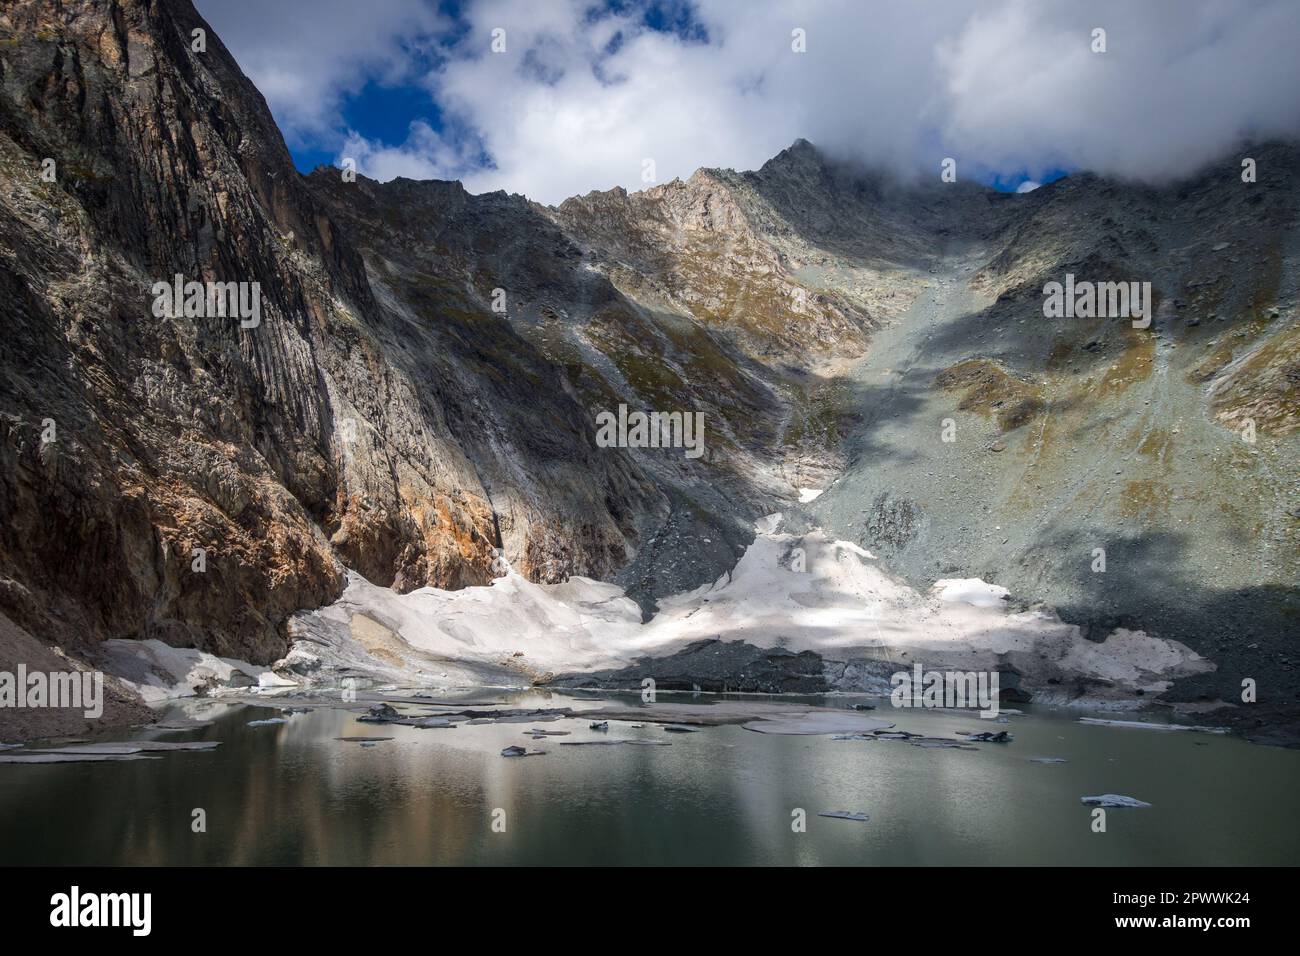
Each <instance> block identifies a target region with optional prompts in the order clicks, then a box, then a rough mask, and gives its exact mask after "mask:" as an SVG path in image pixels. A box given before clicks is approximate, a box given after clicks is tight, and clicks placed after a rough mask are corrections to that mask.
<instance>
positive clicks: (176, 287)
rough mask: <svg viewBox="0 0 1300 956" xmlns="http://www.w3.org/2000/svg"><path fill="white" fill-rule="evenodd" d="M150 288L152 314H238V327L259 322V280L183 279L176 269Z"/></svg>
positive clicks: (229, 315)
mask: <svg viewBox="0 0 1300 956" xmlns="http://www.w3.org/2000/svg"><path fill="white" fill-rule="evenodd" d="M150 291H151V292H152V293H153V297H154V299H153V314H154V317H155V318H159V319H161V318H169V319H179V318H182V317H183V318H187V319H195V318H204V317H212V318H222V319H224V318H238V319H239V327H240V328H241V329H255V328H257V327H258V326H259V325H261V324H262V284H261V283H260V282H196V281H190V282H186V281H185V276H183V275H181V274H180V273H179V272H178V273H176V278H175V279H174V280H173V281H172V282H170V283H169V282H166V281H162V280H160V281H158V282H155V283H154V284H153V287H152V289H150Z"/></svg>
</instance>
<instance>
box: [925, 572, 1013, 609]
mask: <svg viewBox="0 0 1300 956" xmlns="http://www.w3.org/2000/svg"><path fill="white" fill-rule="evenodd" d="M930 590H931V591H932V592H934V593H935V594H936V595H937V597H938V598H939V600H940V601H947V602H949V603H955V604H969V605H970V606H971V607H1000V606H1001V605H1002V602H1003V601H1004V600H1006V597H1007V594H1008V593H1010V592H1008V591H1007V589H1006V588H1004V587H999V586H998V585H996V584H988V583H986V582H984V581H981V580H980V579H979V578H944V579H942V580H940V581H935V582H934V584H933V585H932V586H931V587H930Z"/></svg>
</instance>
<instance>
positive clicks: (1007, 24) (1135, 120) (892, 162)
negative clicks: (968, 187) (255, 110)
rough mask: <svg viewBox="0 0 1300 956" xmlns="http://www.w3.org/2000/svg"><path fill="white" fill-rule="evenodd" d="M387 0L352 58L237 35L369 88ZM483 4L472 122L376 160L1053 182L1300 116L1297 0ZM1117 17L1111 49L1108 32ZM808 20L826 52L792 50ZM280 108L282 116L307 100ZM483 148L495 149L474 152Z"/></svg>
mask: <svg viewBox="0 0 1300 956" xmlns="http://www.w3.org/2000/svg"><path fill="white" fill-rule="evenodd" d="M241 2H242V0H241ZM300 2H301V0H291V2H289V3H287V4H286V6H288V7H293V6H297V5H298V4H299V3H300ZM263 6H278V5H266V4H264V5H263ZM376 7H378V8H380V12H381V13H382V14H383V15H382V16H380V17H378V21H377V23H375V24H369V22H368V21H367V24H364V25H363V24H361V23H360V22H358V21H356V20H349V21H347V23H346V26H344V25H336V30H338V31H346V32H347V34H348V37H347V39H348V40H349V42H350V43H352V44H354V45H355V47H356V49H355V50H354V51H353V52H352V54H351V55H349V54H347V53H346V52H345V51H342V52H341V51H340V47H339V45H338V44H337V43H334V42H333V41H331V42H328V43H324V44H323V46H322V47H321V48H320V49H317V50H315V51H314V52H311V51H309V54H307V55H304V53H303V52H302V51H301V49H299V47H300V42H299V37H298V36H297V35H296V34H295V30H294V29H288V30H286V31H285V32H284V33H283V35H272V36H270V37H268V38H267V39H266V40H265V43H264V44H263V45H257V44H254V49H255V50H261V51H262V52H264V53H269V52H272V51H274V52H276V53H277V54H278V53H283V54H284V55H283V56H278V55H277V56H275V57H272V62H268V63H267V64H266V65H265V67H264V68H263V69H261V70H260V71H259V70H258V69H256V68H251V67H249V64H247V63H245V54H244V52H243V50H242V49H241V47H240V45H239V43H238V41H236V40H232V39H231V38H230V37H228V36H226V35H225V33H223V37H225V38H226V40H227V43H228V44H229V45H230V46H231V47H232V49H234V50H235V52H236V55H237V56H239V58H240V61H241V63H243V64H244V65H245V67H246V69H249V72H250V74H251V75H252V76H253V78H254V80H255V81H257V82H259V83H264V82H265V83H270V84H271V85H272V89H273V91H275V94H276V95H275V96H272V94H271V93H268V98H269V99H271V100H272V103H273V106H274V105H275V104H276V102H277V100H282V99H284V98H285V97H286V96H287V97H289V98H292V95H293V94H292V91H294V90H300V89H303V88H310V89H316V88H325V89H330V88H333V89H341V88H346V87H347V85H348V84H349V83H355V82H356V78H355V77H356V71H357V70H358V69H362V67H359V66H357V64H358V63H365V62H369V61H373V62H375V63H377V64H380V65H384V66H385V68H388V69H400V67H401V63H400V59H401V58H400V56H399V55H398V54H399V53H400V46H398V45H397V41H396V39H395V38H396V37H397V36H398V35H399V34H400V33H401V31H402V30H403V29H405V27H403V26H402V24H403V23H404V22H406V20H404V16H405V17H407V18H408V19H409V18H410V17H411V16H414V15H413V14H411V12H410V11H411V10H412V9H415V8H418V9H420V10H423V11H424V13H425V14H427V12H428V11H427V8H425V7H423V5H421V4H415V3H413V2H411V3H408V4H406V5H405V6H403V5H401V4H399V3H397V2H396V0H389V2H383V0H371V2H369V3H368V4H366V5H364V6H363V7H362V9H363V10H366V11H367V12H369V11H370V10H372V9H374V8H376ZM258 9H259V10H260V9H262V8H261V7H259V8H258ZM465 17H466V19H467V21H468V28H469V32H468V34H467V35H466V36H465V37H464V38H463V39H462V40H461V41H460V42H459V43H458V44H457V45H456V46H455V47H453V48H452V50H451V52H450V54H449V56H448V57H447V58H446V59H445V60H443V61H442V62H440V63H439V65H438V66H437V67H436V68H435V69H433V70H432V71H431V72H429V73H428V74H427V75H426V76H425V77H424V78H423V82H424V83H425V84H426V85H427V87H428V89H429V90H430V91H431V93H432V94H433V96H434V98H435V99H436V100H437V102H438V103H439V105H440V107H441V108H442V110H443V113H444V115H445V116H446V117H447V118H448V121H449V122H450V124H451V125H450V127H449V128H450V129H451V130H452V133H450V134H445V135H439V134H438V133H437V132H435V131H434V130H432V129H430V128H429V127H427V126H423V125H419V124H417V125H415V126H413V127H412V132H411V135H410V137H409V138H408V139H407V140H406V141H405V142H403V143H400V144H387V145H385V144H378V143H364V142H363V141H361V139H360V137H354V138H352V139H351V140H350V141H349V143H348V148H350V149H352V150H353V151H354V153H355V154H357V156H358V158H359V159H360V161H361V162H360V166H361V169H362V171H363V172H366V173H367V174H369V175H375V176H377V177H381V178H385V177H388V176H390V175H420V176H441V177H460V178H463V179H465V182H466V186H467V187H468V188H469V189H471V190H472V191H476V192H478V191H484V190H489V189H497V188H504V189H507V190H510V191H514V192H522V193H525V194H526V195H528V196H530V197H531V198H534V199H539V200H542V201H544V202H558V201H559V200H561V199H563V198H564V197H566V196H569V195H572V194H575V193H582V192H586V191H588V190H590V189H606V188H609V187H611V186H614V185H622V186H625V187H627V188H629V189H635V188H641V186H642V185H643V183H642V182H641V170H642V161H643V160H644V159H647V158H651V159H654V161H655V166H656V171H657V173H658V179H659V181H661V182H662V181H664V180H667V179H671V178H672V177H674V176H682V177H685V176H688V175H689V174H690V173H691V172H693V171H694V170H695V169H696V168H698V167H700V166H714V165H716V166H731V167H735V168H754V167H756V166H758V165H761V164H762V163H763V162H764V161H765V160H767V159H768V158H770V157H771V156H772V155H774V154H775V153H776V152H778V151H779V150H781V149H782V148H784V147H785V146H788V145H789V144H790V143H791V142H792V141H793V140H794V139H796V138H797V137H799V136H803V137H806V138H808V139H809V140H811V141H813V142H814V143H816V144H818V145H819V146H821V147H823V148H824V149H827V150H828V151H831V152H833V153H836V154H840V155H844V156H851V157H856V158H859V159H861V160H864V161H866V162H869V163H873V164H880V165H886V166H889V167H892V168H895V169H897V170H902V171H907V172H911V173H913V174H919V175H934V176H937V175H938V172H939V163H940V160H941V159H942V158H943V157H945V156H953V157H955V158H956V159H957V160H958V169H959V173H960V175H962V176H963V177H971V176H976V175H982V174H985V173H1006V172H1009V171H1013V170H1024V171H1027V172H1028V174H1029V175H1030V176H1031V177H1034V178H1035V179H1038V178H1041V176H1042V175H1043V174H1044V173H1046V172H1047V171H1048V170H1050V169H1052V168H1056V167H1061V166H1066V167H1081V168H1091V169H1095V170H1097V171H1098V172H1101V173H1105V174H1112V175H1119V176H1125V177H1134V178H1142V179H1148V180H1161V179H1167V178H1171V177H1175V176H1178V175H1182V174H1186V173H1189V172H1192V171H1193V170H1195V169H1196V168H1198V167H1199V166H1201V165H1203V164H1204V163H1205V162H1208V161H1210V160H1211V159H1214V158H1216V157H1218V156H1220V155H1222V154H1223V153H1224V152H1226V151H1227V150H1229V149H1231V148H1232V147H1233V146H1234V145H1236V144H1237V143H1239V142H1240V141H1241V140H1242V139H1243V138H1245V137H1248V136H1252V135H1254V136H1261V137H1263V136H1277V135H1291V136H1294V135H1297V134H1298V133H1300V97H1297V96H1296V95H1295V91H1296V90H1297V89H1300V57H1296V56H1295V55H1294V51H1293V50H1291V49H1290V46H1291V44H1292V42H1293V40H1294V38H1295V37H1296V36H1300V4H1297V3H1295V2H1292V0H1144V2H1141V3H1134V2H1131V0H1094V2H1091V3H1089V4H1078V3H1073V2H1068V0H1034V2H1030V0H984V2H975V0H925V2H924V3H864V2H861V0H824V2H820V3H808V4H788V3H776V2H771V3H760V2H754V0H743V2H742V0H699V2H698V3H697V4H696V6H695V17H696V19H697V20H698V21H699V22H700V23H701V24H702V25H703V26H704V28H705V30H706V31H707V36H708V42H707V43H699V42H688V41H684V40H682V39H680V38H679V37H677V36H674V35H669V34H665V33H659V32H654V31H649V30H646V29H644V28H643V27H642V26H640V25H639V15H633V14H627V15H623V16H608V15H607V16H601V17H593V16H591V15H590V14H589V4H588V3H587V2H585V0H548V2H546V3H531V2H516V0H476V2H471V3H468V4H467V6H466V11H465ZM415 20H416V21H418V22H425V21H424V18H423V16H416V17H415ZM215 25H216V26H217V27H218V29H219V30H220V29H221V24H220V21H219V20H218V22H217V23H216V24H215ZM1098 26H1100V27H1103V28H1104V29H1106V31H1107V52H1106V53H1093V52H1092V51H1091V49H1090V43H1091V33H1092V30H1093V28H1094V27H1098ZM495 27H502V28H504V29H505V30H506V31H507V32H506V36H507V52H506V53H504V54H493V53H491V52H489V44H490V42H491V31H492V29H493V28H495ZM795 27H800V28H802V29H804V30H805V31H806V34H807V52H806V53H795V52H793V51H792V50H791V41H790V33H791V30H792V29H794V28H795ZM260 29H261V30H262V31H264V32H266V33H273V31H274V28H273V27H271V28H268V27H263V28H260ZM616 35H617V36H621V39H622V42H621V45H618V46H617V47H616V48H615V50H614V52H612V53H610V52H608V46H609V44H610V41H611V39H612V38H614V37H615V36H616ZM343 46H344V47H346V46H347V44H343ZM394 50H397V51H398V52H397V53H395V52H394ZM336 57H340V59H339V60H338V62H337V63H336V62H335V58H336ZM367 58H369V60H368V59H367ZM264 92H266V90H265V89H264ZM309 99H310V98H309ZM313 102H316V103H317V104H318V105H317V106H316V107H314V108H307V109H306V110H305V111H304V112H305V115H306V116H307V117H308V118H310V117H311V116H312V115H313V114H315V115H320V114H321V113H324V112H327V111H328V109H329V106H328V97H324V98H322V97H317V98H316V99H315V101H313ZM322 102H323V104H324V105H320V104H321V103H322ZM276 109H277V112H276V115H277V118H279V119H280V121H281V122H285V115H295V108H293V107H289V106H279V107H277V108H276ZM466 141H468V142H470V143H472V144H473V149H470V148H468V147H466V146H465V145H464V143H465V142H466ZM479 147H481V148H482V150H483V152H484V153H486V155H487V156H489V157H491V160H492V161H493V163H494V164H495V168H494V169H481V168H473V167H474V165H475V164H474V163H471V162H469V161H468V159H469V157H471V156H472V157H475V158H476V157H477V156H478V149H479Z"/></svg>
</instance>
